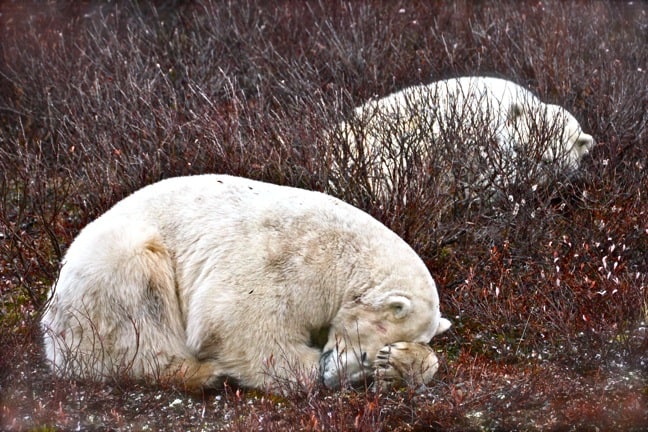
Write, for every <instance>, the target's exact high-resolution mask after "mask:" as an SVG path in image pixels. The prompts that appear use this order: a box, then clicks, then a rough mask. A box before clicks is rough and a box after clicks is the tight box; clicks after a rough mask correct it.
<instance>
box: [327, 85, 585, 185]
mask: <svg viewBox="0 0 648 432" xmlns="http://www.w3.org/2000/svg"><path fill="white" fill-rule="evenodd" d="M336 133H337V134H340V135H341V136H342V139H343V140H344V142H346V143H347V145H348V148H349V150H350V153H351V156H350V159H351V163H348V164H346V165H347V166H346V167H344V164H342V166H340V164H338V165H337V166H335V167H334V173H336V172H337V174H338V175H339V176H340V177H343V174H344V173H343V172H344V171H345V170H347V169H349V168H350V167H352V166H353V165H354V164H356V161H358V160H363V159H364V160H365V161H368V163H367V167H366V170H367V172H368V175H369V179H370V186H371V187H372V188H373V189H374V192H375V193H377V194H378V195H383V196H385V195H388V194H391V193H393V192H394V191H393V187H394V184H393V183H394V181H403V179H401V178H399V175H402V173H404V172H406V171H407V169H408V168H409V163H410V159H412V158H413V157H414V156H418V157H420V158H422V159H426V158H434V159H435V160H434V163H435V165H434V166H436V167H437V169H439V170H443V171H447V172H451V171H452V170H453V169H452V168H453V166H454V167H455V168H456V166H457V165H462V164H463V166H464V168H467V169H468V171H471V169H472V171H478V172H473V173H472V174H476V177H475V178H470V177H466V178H456V177H457V175H456V174H455V179H454V180H455V181H457V182H458V183H460V184H461V183H464V184H470V183H475V182H477V181H479V182H483V181H485V180H486V179H493V178H495V179H496V182H495V183H496V185H497V186H500V187H501V186H505V185H506V184H510V183H511V182H513V181H515V180H516V178H517V174H519V173H518V172H517V171H518V170H519V169H521V168H520V167H524V168H522V169H525V170H530V171H531V172H527V173H526V174H527V176H528V175H536V176H537V177H539V178H538V180H541V177H542V176H543V175H542V174H541V173H540V171H542V167H541V166H540V164H539V163H537V162H533V161H534V160H536V159H538V160H539V159H541V160H542V161H543V164H544V165H555V166H557V167H558V169H559V170H562V171H563V172H566V173H571V172H573V171H574V170H576V169H577V168H578V167H579V164H580V161H581V159H582V158H583V156H585V155H586V154H587V153H588V152H589V151H590V149H591V147H592V145H593V142H594V140H593V138H592V136H591V135H588V134H586V133H584V132H583V130H582V129H581V126H580V125H579V123H578V121H576V119H575V118H574V116H573V115H571V114H570V113H569V112H568V111H567V110H565V109H564V108H562V107H560V106H557V105H547V104H544V103H543V102H542V101H540V99H538V97H536V96H535V95H534V94H532V93H531V92H530V91H528V90H526V89H524V88H523V87H521V86H519V85H517V84H515V83H512V82H510V81H506V80H503V79H498V78H488V77H463V78H453V79H447V80H443V81H438V82H434V83H431V84H428V85H419V86H414V87H409V88H406V89H404V90H401V91H399V92H396V93H393V94H391V95H388V96H386V97H384V98H382V99H378V100H372V101H369V102H367V103H366V104H364V105H362V106H360V107H358V108H356V109H355V110H354V118H353V119H352V120H351V121H349V122H343V123H341V124H340V125H339V126H338V128H337V131H336ZM493 143H495V145H496V147H495V148H494V147H493ZM443 159H450V160H443ZM530 161H531V162H532V163H529V162H530ZM478 165H480V166H479V167H478ZM484 165H486V166H484ZM471 167H472V168H471ZM455 171H457V172H461V170H456V169H455ZM464 171H466V170H465V169H464ZM536 172H537V174H536ZM448 175H450V174H448ZM338 183H340V182H338ZM341 183H344V182H341ZM334 189H335V187H334Z"/></svg>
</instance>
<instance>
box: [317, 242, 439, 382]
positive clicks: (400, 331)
mask: <svg viewBox="0 0 648 432" xmlns="http://www.w3.org/2000/svg"><path fill="white" fill-rule="evenodd" d="M399 252H400V251H396V252H395V253H394V254H391V253H390V254H389V255H390V256H391V261H392V262H391V263H389V265H383V264H387V263H379V262H376V261H380V259H379V258H380V257H377V259H376V260H374V262H372V263H371V264H372V267H369V268H372V274H371V275H366V274H364V275H363V277H366V282H365V283H364V286H363V287H362V288H361V289H359V290H350V292H349V293H347V296H346V298H345V299H344V300H343V302H342V305H341V308H340V309H339V311H338V313H337V315H336V317H335V318H334V320H333V321H332V323H331V328H330V330H329V334H328V341H327V343H326V345H325V346H324V349H323V354H322V357H321V359H320V367H321V371H320V372H321V374H322V378H323V380H324V383H325V385H327V386H328V387H337V386H339V385H340V383H343V382H345V381H346V382H349V383H357V382H362V381H363V378H364V377H365V376H368V375H371V369H372V367H373V365H374V362H375V360H376V356H377V354H378V352H379V351H380V350H381V349H382V348H383V347H385V346H387V345H390V344H393V343H396V342H400V341H404V342H419V343H428V342H429V341H430V340H431V339H432V337H433V336H435V335H437V334H439V333H442V332H444V331H445V330H447V329H448V328H449V327H450V322H449V321H448V320H447V319H445V318H441V313H440V311H439V297H438V294H437V289H436V285H435V283H434V280H433V279H432V277H431V276H430V274H429V272H428V271H427V269H426V267H425V265H424V264H423V262H422V261H420V259H419V258H418V256H416V255H415V254H413V253H412V254H409V253H405V254H400V253H399ZM395 256H396V257H398V258H396V259H394V257H395ZM365 374H366V375H365Z"/></svg>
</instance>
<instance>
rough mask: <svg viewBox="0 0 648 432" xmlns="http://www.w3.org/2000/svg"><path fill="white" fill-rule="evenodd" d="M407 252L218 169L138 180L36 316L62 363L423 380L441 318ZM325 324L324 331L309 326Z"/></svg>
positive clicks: (69, 372)
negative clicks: (321, 337) (209, 172)
mask: <svg viewBox="0 0 648 432" xmlns="http://www.w3.org/2000/svg"><path fill="white" fill-rule="evenodd" d="M449 326H450V323H449V321H447V320H446V319H444V318H441V314H440V311H439V297H438V294H437V289H436V286H435V283H434V280H433V279H432V277H431V276H430V273H429V272H428V270H427V269H426V267H425V265H424V264H423V262H422V261H421V259H420V258H419V257H418V256H417V255H416V253H415V252H414V251H413V250H412V249H411V248H410V247H409V246H408V245H407V244H406V243H405V242H404V241H403V240H402V239H400V238H399V237H398V236H397V235H396V234H395V233H394V232H392V231H390V230H389V229H387V228H386V227H385V226H384V225H382V224H381V223H379V222H378V221H377V220H375V219H373V218H372V217H371V216H369V215H368V214H366V213H364V212H362V211H360V210H358V209H356V208H355V207H352V206H350V205H348V204H345V203H344V202H342V201H339V200H337V199H335V198H333V197H330V196H327V195H324V194H321V193H317V192H310V191H305V190H300V189H295V188H291V187H285V186H276V185H271V184H267V183H261V182H257V181H253V180H248V179H244V178H240V177H231V176H226V175H201V176H191V177H178V178H172V179H168V180H164V181H161V182H159V183H156V184H153V185H150V186H148V187H145V188H143V189H141V190H139V191H137V192H135V193H133V194H132V195H131V196H129V197H127V198H125V199H124V200H122V201H121V202H119V203H117V204H116V205H115V206H114V207H113V208H111V209H110V210H109V211H108V212H106V213H105V214H104V215H102V216H101V217H99V218H98V219H97V220H95V221H94V222H92V223H90V224H89V225H88V226H87V227H86V228H85V229H83V230H82V231H81V233H80V234H79V235H78V237H77V238H76V239H75V240H74V242H73V243H72V244H71V246H70V248H69V250H68V251H67V254H66V255H65V259H64V263H63V266H62V268H61V273H60V275H59V278H58V281H57V282H56V284H55V285H54V287H53V288H52V293H51V299H50V303H49V304H48V307H47V309H46V311H45V313H44V316H43V318H42V327H43V330H44V335H45V350H46V355H47V358H48V360H49V361H50V362H51V364H52V366H53V368H54V371H55V372H56V373H58V374H60V375H62V376H71V377H82V378H91V379H106V378H108V377H114V376H115V375H116V374H117V375H118V376H119V375H124V374H125V375H127V376H131V377H135V378H141V377H153V378H157V379H171V380H178V381H181V382H182V383H183V384H184V385H186V386H187V387H188V388H201V387H209V386H214V385H217V384H218V383H220V382H221V381H222V380H224V379H225V378H231V379H234V380H236V381H237V382H238V383H239V384H240V385H243V386H247V387H255V388H262V387H272V386H273V385H277V384H281V383H285V382H295V381H300V380H301V379H307V380H312V379H313V378H314V376H315V375H314V374H319V375H320V377H321V378H322V379H323V381H324V383H325V384H326V385H327V386H330V387H337V386H338V385H340V384H343V383H345V382H347V383H354V382H358V381H361V380H363V379H364V377H365V374H367V375H371V373H377V374H378V375H379V376H380V378H381V379H383V380H384V381H385V382H389V381H399V380H400V381H403V380H412V382H413V384H421V383H427V382H429V381H430V379H431V378H432V375H434V373H435V372H436V370H437V368H438V361H437V357H436V356H435V354H434V352H433V351H432V350H431V348H430V347H429V346H428V345H427V343H428V342H429V341H430V339H431V338H432V337H433V336H434V335H436V334H438V333H440V332H442V331H444V330H446V329H447V328H448V327H449ZM322 332H327V333H326V335H325V336H324V340H323V341H322V345H323V347H322V346H319V347H318V346H317V344H316V337H315V336H316V335H318V334H321V333H322Z"/></svg>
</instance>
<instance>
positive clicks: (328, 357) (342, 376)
mask: <svg viewBox="0 0 648 432" xmlns="http://www.w3.org/2000/svg"><path fill="white" fill-rule="evenodd" d="M372 367H373V362H370V361H369V356H368V354H367V352H366V351H364V352H362V353H360V354H359V355H355V354H354V355H347V353H346V351H344V350H343V353H342V355H340V351H338V349H337V348H336V349H330V350H328V351H324V352H323V353H322V355H321V356H320V377H321V378H322V381H323V382H324V385H325V386H326V387H328V388H332V389H336V388H340V387H342V386H343V385H344V384H347V383H348V384H356V383H360V382H362V381H364V379H365V378H367V377H368V376H369V375H370V373H371V370H372Z"/></svg>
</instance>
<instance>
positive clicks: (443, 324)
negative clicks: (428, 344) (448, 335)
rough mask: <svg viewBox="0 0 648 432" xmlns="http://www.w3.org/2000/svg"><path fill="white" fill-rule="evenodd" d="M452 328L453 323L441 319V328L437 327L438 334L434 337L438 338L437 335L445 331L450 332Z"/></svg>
mask: <svg viewBox="0 0 648 432" xmlns="http://www.w3.org/2000/svg"><path fill="white" fill-rule="evenodd" d="M451 326H452V323H451V322H450V321H449V320H448V319H446V318H441V319H440V320H439V327H437V331H436V333H435V334H434V335H435V336H436V335H439V334H441V333H443V332H444V331H446V330H448V329H449V328H450V327H451Z"/></svg>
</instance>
